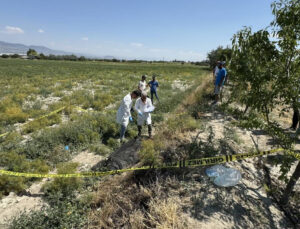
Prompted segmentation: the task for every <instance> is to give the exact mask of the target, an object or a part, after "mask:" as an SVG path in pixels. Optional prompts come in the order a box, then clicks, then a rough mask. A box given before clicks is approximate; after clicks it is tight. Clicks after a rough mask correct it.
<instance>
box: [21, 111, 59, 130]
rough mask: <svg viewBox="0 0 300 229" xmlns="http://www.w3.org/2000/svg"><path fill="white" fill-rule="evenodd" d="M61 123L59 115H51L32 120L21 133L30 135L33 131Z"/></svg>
mask: <svg viewBox="0 0 300 229" xmlns="http://www.w3.org/2000/svg"><path fill="white" fill-rule="evenodd" d="M60 122H61V116H60V115H59V114H53V115H51V116H49V117H46V118H42V119H38V120H34V121H32V122H29V123H28V124H26V125H25V127H24V128H23V130H22V132H23V133H24V134H28V133H32V132H34V131H37V130H40V129H43V128H44V127H46V126H51V125H53V124H58V123H60Z"/></svg>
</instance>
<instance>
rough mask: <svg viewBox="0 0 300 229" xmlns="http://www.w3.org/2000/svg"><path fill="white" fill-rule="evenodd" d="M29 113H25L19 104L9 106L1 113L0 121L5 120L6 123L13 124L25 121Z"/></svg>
mask: <svg viewBox="0 0 300 229" xmlns="http://www.w3.org/2000/svg"><path fill="white" fill-rule="evenodd" d="M27 118H28V115H27V114H25V113H24V112H23V111H22V109H21V108H20V107H18V106H13V107H7V108H6V109H5V111H4V113H3V114H1V115H0V122H5V123H6V124H13V123H17V122H21V123H23V122H25V121H26V120H27Z"/></svg>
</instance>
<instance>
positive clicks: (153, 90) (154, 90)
mask: <svg viewBox="0 0 300 229" xmlns="http://www.w3.org/2000/svg"><path fill="white" fill-rule="evenodd" d="M148 85H149V87H150V93H151V101H152V103H153V95H155V97H156V99H157V100H158V102H159V98H158V95H157V88H158V87H159V85H158V82H157V81H156V76H155V75H154V76H152V80H151V81H150V82H149V83H148Z"/></svg>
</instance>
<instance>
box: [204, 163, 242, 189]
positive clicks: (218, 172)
mask: <svg viewBox="0 0 300 229" xmlns="http://www.w3.org/2000/svg"><path fill="white" fill-rule="evenodd" d="M206 174H207V176H209V177H211V178H213V181H214V183H215V185H217V186H221V187H230V186H234V185H236V184H238V183H239V181H240V180H241V179H242V176H241V173H240V171H238V170H236V169H232V168H226V167H224V166H223V165H214V166H212V167H210V168H208V169H206Z"/></svg>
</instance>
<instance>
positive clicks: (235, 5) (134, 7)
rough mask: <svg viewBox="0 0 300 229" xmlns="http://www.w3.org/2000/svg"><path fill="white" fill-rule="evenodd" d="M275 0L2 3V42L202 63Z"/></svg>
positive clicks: (260, 24) (267, 18)
mask: <svg viewBox="0 0 300 229" xmlns="http://www.w3.org/2000/svg"><path fill="white" fill-rule="evenodd" d="M271 2H272V0H249V1H245V0H223V1H221V0H105V1H104V0H48V1H46V0H26V1H22V0H1V2H0V6H1V7H0V40H1V41H7V42H14V43H23V44H27V45H44V46H47V47H49V48H52V49H58V50H65V51H71V52H79V53H85V54H92V55H97V56H105V55H112V56H116V57H120V58H138V59H165V60H174V59H180V60H193V61H195V60H203V59H205V58H206V54H207V52H209V51H210V50H211V49H214V48H216V47H217V46H219V45H223V46H226V45H230V43H231V38H232V35H233V34H234V33H236V32H237V31H238V30H240V29H242V27H243V26H251V27H252V28H253V29H254V30H258V29H261V28H265V27H266V26H268V25H269V23H270V22H271V20H272V19H273V16H272V13H271V8H270V4H271Z"/></svg>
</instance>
